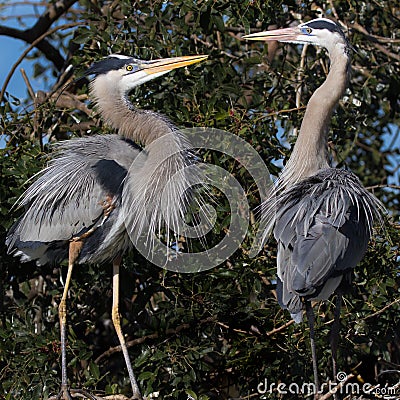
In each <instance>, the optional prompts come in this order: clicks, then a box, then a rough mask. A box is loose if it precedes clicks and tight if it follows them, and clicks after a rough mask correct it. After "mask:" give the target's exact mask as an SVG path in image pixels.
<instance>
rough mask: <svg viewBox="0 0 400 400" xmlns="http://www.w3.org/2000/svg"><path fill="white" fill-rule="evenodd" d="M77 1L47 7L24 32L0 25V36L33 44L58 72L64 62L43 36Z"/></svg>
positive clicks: (67, 0) (57, 3) (66, 0)
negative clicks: (40, 38)
mask: <svg viewBox="0 0 400 400" xmlns="http://www.w3.org/2000/svg"><path fill="white" fill-rule="evenodd" d="M77 1H78V0H64V1H57V2H56V3H54V4H51V5H49V6H48V8H47V10H46V12H45V13H44V14H42V15H41V16H40V17H39V19H38V20H37V21H36V23H35V25H33V26H32V27H31V28H29V29H26V30H24V31H23V30H20V29H15V28H11V27H8V26H3V25H0V35H3V36H9V37H12V38H14V39H20V40H23V41H24V42H26V43H30V44H32V43H35V47H36V48H37V49H39V50H40V51H41V52H42V53H43V54H44V55H45V56H46V58H47V59H48V60H50V61H51V62H52V63H53V64H54V66H55V67H56V68H57V69H58V70H59V71H60V70H61V69H62V68H63V66H64V62H65V60H64V58H63V57H62V55H61V53H60V52H59V51H58V50H57V48H56V47H54V46H53V45H52V44H51V43H49V42H48V41H47V40H45V39H44V36H43V34H44V33H46V31H48V29H49V28H50V27H51V25H52V24H53V22H54V21H56V20H57V19H58V18H60V17H61V15H63V14H64V13H65V11H67V10H68V9H69V8H70V7H71V6H72V5H73V4H74V3H76V2H77ZM42 36H43V39H42V40H39V41H38V40H37V39H38V38H39V37H42ZM46 36H47V35H46Z"/></svg>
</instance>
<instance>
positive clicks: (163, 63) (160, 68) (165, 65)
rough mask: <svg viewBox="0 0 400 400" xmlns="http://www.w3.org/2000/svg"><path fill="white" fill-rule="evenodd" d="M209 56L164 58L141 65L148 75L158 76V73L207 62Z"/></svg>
mask: <svg viewBox="0 0 400 400" xmlns="http://www.w3.org/2000/svg"><path fill="white" fill-rule="evenodd" d="M206 58H208V56H204V55H200V56H182V57H173V58H163V59H158V60H152V61H146V62H144V63H142V64H141V65H140V67H141V69H142V70H143V71H144V72H146V74H149V75H151V74H156V73H158V72H167V71H171V70H173V69H176V68H181V67H186V66H188V65H192V64H195V63H198V62H200V61H203V60H205V59H206Z"/></svg>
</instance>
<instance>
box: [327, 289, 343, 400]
mask: <svg viewBox="0 0 400 400" xmlns="http://www.w3.org/2000/svg"><path fill="white" fill-rule="evenodd" d="M342 299H343V297H342V294H341V293H337V294H336V304H335V314H334V319H333V325H332V330H331V335H330V342H331V353H332V371H333V382H335V383H337V373H338V370H337V349H338V342H339V332H340V310H341V307H342ZM334 398H335V400H338V399H339V395H338V394H337V393H335V395H334Z"/></svg>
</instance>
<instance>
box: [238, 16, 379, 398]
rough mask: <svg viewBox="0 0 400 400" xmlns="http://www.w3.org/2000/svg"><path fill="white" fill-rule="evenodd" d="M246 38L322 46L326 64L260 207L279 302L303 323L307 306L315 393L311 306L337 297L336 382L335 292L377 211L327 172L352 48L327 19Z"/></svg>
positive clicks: (361, 192)
mask: <svg viewBox="0 0 400 400" xmlns="http://www.w3.org/2000/svg"><path fill="white" fill-rule="evenodd" d="M244 37H245V38H246V39H251V40H264V41H271V40H277V41H281V42H289V43H300V44H306V43H309V44H313V45H316V46H322V47H324V48H325V49H326V50H327V51H328V53H329V58H330V62H331V65H330V69H329V74H328V76H327V78H326V80H325V82H324V83H323V84H322V85H321V86H320V87H319V88H318V89H317V90H316V91H315V93H314V94H313V95H312V96H311V98H310V100H309V102H308V104H307V108H306V112H305V115H304V119H303V122H302V124H301V128H300V131H299V135H298V138H297V141H296V144H295V146H294V149H293V152H292V155H291V156H290V159H289V161H288V162H287V165H286V166H285V168H284V170H283V172H282V173H281V175H280V177H279V179H278V185H277V196H276V198H275V199H274V200H269V201H267V203H266V204H264V211H265V212H264V213H263V215H264V216H263V221H262V222H264V224H265V225H264V226H266V230H265V233H264V238H263V239H264V240H265V239H266V238H267V236H268V235H269V232H270V230H271V229H272V228H273V233H274V236H275V238H276V240H277V242H278V256H277V275H278V278H277V281H278V284H277V294H278V301H279V304H280V305H281V307H283V308H284V309H288V310H289V312H290V313H291V315H292V317H293V319H294V320H295V321H296V322H300V321H301V320H302V310H303V307H305V309H306V313H307V318H308V321H309V325H310V338H311V350H312V359H313V373H314V380H315V386H316V388H317V390H318V388H319V382H318V373H317V358H316V351H315V342H314V313H313V309H312V306H311V302H312V301H315V300H325V299H327V298H328V297H329V296H330V295H332V294H333V293H334V292H335V291H336V293H337V302H336V309H335V322H334V325H333V327H332V336H331V347H332V360H333V374H334V377H336V373H337V366H336V353H337V338H338V331H339V316H340V306H341V301H342V295H341V287H342V286H343V285H344V283H345V282H348V281H349V280H350V276H351V271H352V269H353V268H354V267H355V266H356V265H357V264H358V263H359V261H360V260H361V259H362V258H363V256H364V254H365V252H366V250H367V246H368V241H369V238H370V236H371V229H372V225H373V222H374V220H376V219H378V220H379V219H380V211H381V207H382V206H381V205H380V202H379V201H378V200H377V199H376V198H375V197H374V196H373V195H372V194H371V193H369V192H368V191H367V190H366V189H365V188H364V187H363V186H362V184H361V182H360V180H359V179H358V178H357V177H356V176H355V175H354V174H353V173H351V172H350V171H347V170H344V169H337V168H331V167H330V161H329V158H328V152H327V131H328V125H329V122H330V119H331V115H332V112H333V110H334V108H335V107H336V105H337V104H338V101H339V99H340V98H341V96H342V95H343V93H344V91H345V89H346V86H347V81H348V73H349V70H350V53H351V46H350V44H349V43H348V41H347V39H346V37H345V35H344V33H343V31H342V29H341V28H340V27H339V25H337V24H336V23H334V22H333V21H331V20H329V19H325V18H317V19H314V20H312V21H309V22H307V23H303V24H300V25H298V26H296V27H293V28H292V27H290V28H285V29H277V30H271V31H266V32H260V33H254V34H250V35H247V36H244ZM273 203H274V204H273ZM267 208H269V209H267Z"/></svg>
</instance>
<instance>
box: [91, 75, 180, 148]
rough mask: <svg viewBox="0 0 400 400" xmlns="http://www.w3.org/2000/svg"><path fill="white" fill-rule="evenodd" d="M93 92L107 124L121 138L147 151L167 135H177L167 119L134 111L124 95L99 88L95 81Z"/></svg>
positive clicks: (154, 114) (109, 89)
mask: <svg viewBox="0 0 400 400" xmlns="http://www.w3.org/2000/svg"><path fill="white" fill-rule="evenodd" d="M97 79H98V78H97ZM90 89H91V95H92V97H93V98H94V100H95V103H96V105H97V108H98V110H99V112H100V114H101V116H102V118H103V120H104V122H106V123H107V124H108V125H109V126H111V127H112V128H114V129H117V130H118V133H119V134H120V135H121V136H123V137H125V138H127V139H131V140H133V141H134V142H136V143H140V144H141V145H142V146H143V147H146V146H148V145H150V144H151V143H152V142H154V141H155V140H157V139H158V138H160V137H162V136H164V135H165V134H171V133H172V134H173V133H174V132H175V128H174V126H173V124H172V123H171V122H170V121H168V120H167V118H164V117H163V116H161V115H159V114H157V113H154V112H152V111H144V110H138V109H135V107H134V106H133V104H132V103H131V102H130V101H129V99H128V96H127V95H126V94H125V93H118V92H116V91H115V88H108V87H107V85H105V84H104V82H103V83H102V84H99V82H98V81H97V82H96V80H95V81H93V82H92V84H91V88H90Z"/></svg>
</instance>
